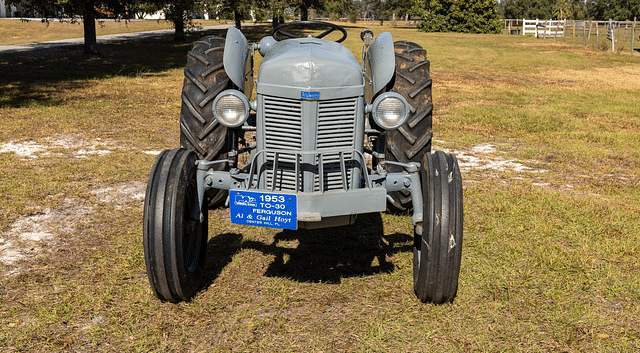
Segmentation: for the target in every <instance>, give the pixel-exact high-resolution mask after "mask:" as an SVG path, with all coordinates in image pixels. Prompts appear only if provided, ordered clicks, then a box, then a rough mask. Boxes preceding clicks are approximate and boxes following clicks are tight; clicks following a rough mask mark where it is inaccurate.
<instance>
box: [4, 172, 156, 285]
mask: <svg viewBox="0 0 640 353" xmlns="http://www.w3.org/2000/svg"><path fill="white" fill-rule="evenodd" d="M145 188H146V184H145V183H142V182H131V183H122V184H118V185H114V186H110V187H105V188H101V189H96V190H92V191H91V193H93V194H95V196H96V198H97V200H98V202H101V203H111V204H113V205H114V207H116V208H123V207H135V206H134V205H132V203H136V204H138V205H139V206H141V205H142V201H143V200H144V194H145ZM93 212H94V209H93V207H92V206H91V204H90V203H89V202H87V201H82V200H78V199H67V200H65V201H64V202H63V203H62V204H61V205H59V206H57V207H55V208H46V209H44V210H42V211H39V212H37V213H34V214H31V215H28V216H24V217H20V218H19V219H18V220H17V221H15V222H14V223H13V224H12V225H11V226H10V227H9V229H8V230H7V231H6V232H4V233H2V234H0V263H2V264H4V265H8V266H7V267H9V270H8V271H7V272H6V273H5V275H14V274H17V273H20V271H21V267H19V266H20V265H21V264H22V263H24V261H28V260H30V259H34V258H36V257H37V256H38V255H40V254H43V253H46V252H51V251H53V250H55V249H56V248H58V247H60V246H63V245H65V244H68V243H69V241H71V240H72V237H74V236H75V235H74V233H75V232H76V228H77V225H78V224H81V223H83V222H87V221H89V220H90V219H91V216H92V214H93Z"/></svg>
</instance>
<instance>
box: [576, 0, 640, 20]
mask: <svg viewBox="0 0 640 353" xmlns="http://www.w3.org/2000/svg"><path fill="white" fill-rule="evenodd" d="M586 5H587V11H588V13H589V17H591V18H592V19H594V20H609V19H611V20H616V21H625V20H633V18H634V17H639V16H640V0H606V1H587V4H586Z"/></svg>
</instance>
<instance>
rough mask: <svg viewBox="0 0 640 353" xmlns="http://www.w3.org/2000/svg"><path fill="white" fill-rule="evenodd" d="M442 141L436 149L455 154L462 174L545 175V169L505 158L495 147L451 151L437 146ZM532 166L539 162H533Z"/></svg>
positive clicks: (477, 146)
mask: <svg viewBox="0 0 640 353" xmlns="http://www.w3.org/2000/svg"><path fill="white" fill-rule="evenodd" d="M439 142H440V141H434V149H439V150H442V151H444V152H446V153H453V154H455V156H456V158H457V159H458V165H459V167H460V172H462V173H463V174H464V173H468V172H471V171H500V172H504V171H512V172H529V173H543V172H546V170H545V169H539V168H533V167H529V166H527V165H525V164H524V162H517V161H515V160H513V159H508V158H504V157H502V156H501V155H500V152H497V151H496V147H495V145H492V144H488V143H484V144H479V145H476V146H473V147H471V148H470V149H469V150H451V149H448V148H442V147H438V146H435V144H437V143H439ZM531 163H532V164H536V163H537V162H535V161H531Z"/></svg>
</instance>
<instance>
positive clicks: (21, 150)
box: [0, 135, 114, 160]
mask: <svg viewBox="0 0 640 353" xmlns="http://www.w3.org/2000/svg"><path fill="white" fill-rule="evenodd" d="M113 149H114V142H113V141H105V140H102V139H100V138H96V139H93V140H87V139H84V138H82V137H81V136H79V135H64V136H56V137H47V138H45V139H43V140H42V141H39V142H34V141H20V142H18V141H9V142H6V143H3V144H0V153H11V152H13V153H15V154H16V156H18V157H20V158H21V159H22V160H28V159H36V158H39V157H45V156H50V155H63V156H69V157H73V158H87V156H90V155H98V156H102V155H106V154H109V153H111V152H112V150H113Z"/></svg>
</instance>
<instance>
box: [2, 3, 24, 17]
mask: <svg viewBox="0 0 640 353" xmlns="http://www.w3.org/2000/svg"><path fill="white" fill-rule="evenodd" d="M18 15H20V13H19V11H18V8H17V7H15V6H13V5H11V6H7V4H6V1H5V0H0V18H1V17H18Z"/></svg>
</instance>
